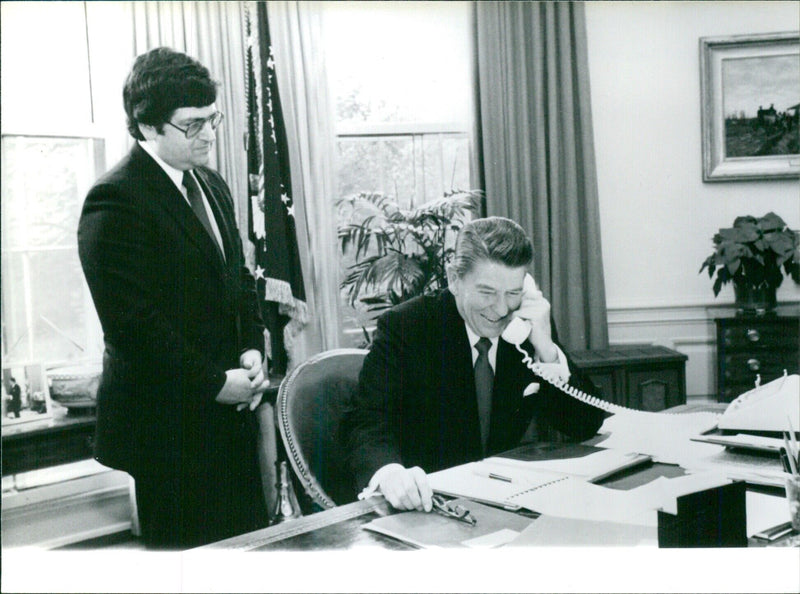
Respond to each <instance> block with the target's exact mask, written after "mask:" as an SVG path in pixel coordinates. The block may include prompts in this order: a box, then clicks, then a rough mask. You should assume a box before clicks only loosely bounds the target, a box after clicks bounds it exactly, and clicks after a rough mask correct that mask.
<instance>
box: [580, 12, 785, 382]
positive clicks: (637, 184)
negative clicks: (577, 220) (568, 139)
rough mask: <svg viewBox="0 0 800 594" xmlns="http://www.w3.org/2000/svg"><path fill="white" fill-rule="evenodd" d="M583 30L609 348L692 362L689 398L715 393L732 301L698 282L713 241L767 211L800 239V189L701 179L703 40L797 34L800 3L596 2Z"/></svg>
mask: <svg viewBox="0 0 800 594" xmlns="http://www.w3.org/2000/svg"><path fill="white" fill-rule="evenodd" d="M586 21H587V33H588V42H589V70H590V80H591V86H592V113H593V118H594V134H595V150H596V155H597V170H598V187H599V195H600V218H601V232H602V237H603V265H604V270H605V280H606V297H607V303H608V307H609V335H610V339H611V341H612V343H624V342H647V341H655V342H662V343H665V344H668V345H670V346H674V347H675V348H678V350H682V351H684V352H686V353H687V354H688V355H689V356H690V360H689V364H688V368H687V376H688V378H687V383H688V384H689V386H688V392H689V394H704V393H705V394H708V393H711V392H713V389H714V387H713V385H712V384H713V373H712V367H713V349H712V350H711V351H709V348H710V342H711V339H712V336H711V329H710V325H709V324H708V321H707V318H708V314H707V312H706V306H718V305H721V304H725V303H727V304H730V303H732V302H733V289H732V288H731V287H730V286H726V287H725V288H724V289H723V290H722V292H721V293H720V296H719V297H718V298H717V299H715V298H714V294H713V292H712V289H711V285H712V282H711V281H710V279H709V278H708V276H707V275H706V274H705V273H703V274H702V275H699V274H698V270H699V268H700V264H701V263H702V261H703V260H704V259H705V258H706V257H707V256H708V255H709V254H710V253H711V251H712V247H713V245H712V241H711V238H712V237H713V235H714V233H715V232H716V231H717V229H719V228H720V227H729V226H731V225H732V223H733V219H734V218H735V217H736V216H739V215H745V214H752V215H755V216H760V215H763V214H765V213H767V212H769V211H774V212H776V213H777V214H779V215H780V216H781V217H783V219H784V220H785V221H786V222H787V224H788V225H789V226H790V227H792V228H795V229H800V199H798V198H800V192H799V189H800V183H799V182H798V181H797V180H772V181H751V182H717V183H704V182H703V181H702V148H701V123H700V105H701V104H700V58H699V39H700V38H701V37H712V36H725V35H740V34H751V33H768V32H779V31H787V30H792V29H795V30H796V29H797V27H798V23H800V3H797V2H588V3H587V4H586ZM778 300H779V301H798V300H800V287H797V285H795V284H794V283H793V282H792V281H791V279H788V278H787V279H785V280H784V282H783V284H782V286H781V288H780V289H779V291H778Z"/></svg>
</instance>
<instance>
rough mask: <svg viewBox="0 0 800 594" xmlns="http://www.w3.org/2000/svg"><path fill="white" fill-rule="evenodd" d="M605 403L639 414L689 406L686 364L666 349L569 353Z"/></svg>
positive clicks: (683, 358) (683, 357) (624, 348)
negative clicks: (637, 411) (645, 411)
mask: <svg viewBox="0 0 800 594" xmlns="http://www.w3.org/2000/svg"><path fill="white" fill-rule="evenodd" d="M570 356H571V358H572V362H573V363H574V365H575V367H577V369H579V370H581V371H582V372H584V373H586V374H587V375H588V376H589V378H590V379H591V380H592V381H593V382H594V384H595V385H596V386H597V388H598V393H597V394H594V395H595V396H598V397H600V398H603V399H604V400H607V401H609V402H613V403H614V404H620V405H622V406H625V407H627V408H635V409H638V410H647V411H659V410H664V409H665V408H669V407H671V406H677V405H679V404H686V360H687V359H688V357H687V356H686V355H684V354H683V353H679V352H677V351H673V350H672V349H668V348H666V347H663V346H653V345H648V346H617V347H612V348H609V349H599V350H588V351H574V352H571V353H570Z"/></svg>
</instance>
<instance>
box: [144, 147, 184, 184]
mask: <svg viewBox="0 0 800 594" xmlns="http://www.w3.org/2000/svg"><path fill="white" fill-rule="evenodd" d="M137 142H138V143H139V146H140V147H142V149H143V150H144V152H146V153H147V154H148V155H150V156H151V157H153V160H154V161H155V162H156V163H158V166H159V167H161V169H163V170H164V173H166V174H167V175H168V176H169V178H170V179H171V180H172V182H173V183H174V184H175V186H176V187H177V188H178V190H179V191H180V192H181V194H183V193H184V192H185V189H184V187H183V171H181V170H179V169H175V168H174V167H173V166H172V165H168V164H167V163H166V161H164V160H163V159H162V158H161V157H159V156H158V155H157V154H156V151H155V149H154V148H153V146H152V145H151V144H150V143H149V142H147V141H146V140H139V141H137Z"/></svg>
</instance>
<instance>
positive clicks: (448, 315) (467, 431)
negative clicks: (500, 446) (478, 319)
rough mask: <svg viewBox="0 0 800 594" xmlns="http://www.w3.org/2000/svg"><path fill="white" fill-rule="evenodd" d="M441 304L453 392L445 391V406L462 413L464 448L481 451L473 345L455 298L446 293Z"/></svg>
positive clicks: (444, 340)
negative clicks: (447, 395) (443, 313)
mask: <svg viewBox="0 0 800 594" xmlns="http://www.w3.org/2000/svg"><path fill="white" fill-rule="evenodd" d="M444 299H445V301H444V304H443V307H444V310H445V316H444V320H445V322H444V327H443V329H442V331H443V334H444V336H443V341H442V342H443V347H444V350H443V353H444V356H445V357H447V358H448V359H449V360H450V364H449V365H448V368H449V374H450V377H449V378H446V379H445V381H447V382H449V383H450V384H451V386H452V389H450V390H449V391H448V394H449V397H450V398H451V402H449V403H447V406H449V407H453V409H452V410H462V411H463V413H464V414H463V418H464V419H465V423H466V425H465V426H464V427H463V428H462V430H463V431H462V436H463V444H464V445H465V446H466V447H471V448H474V447H477V450H476V451H477V452H480V451H481V439H480V421H479V419H478V401H477V398H476V396H475V372H474V370H473V366H472V346H471V345H470V344H469V337H468V336H467V329H466V326H465V325H464V320H463V319H462V317H461V315H460V314H459V313H458V308H457V307H456V302H455V297H453V294H452V293H450V292H449V291H447V292H446V295H445V297H444Z"/></svg>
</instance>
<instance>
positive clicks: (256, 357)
mask: <svg viewBox="0 0 800 594" xmlns="http://www.w3.org/2000/svg"><path fill="white" fill-rule="evenodd" d="M239 365H240V366H241V367H239V368H237V369H228V370H227V371H226V372H225V385H223V386H222V389H221V390H220V391H219V394H217V396H216V401H217V402H219V403H221V404H235V405H236V410H237V411H241V410H244V409H245V408H249V409H250V410H255V408H256V407H257V406H258V405H259V404H260V403H261V397H262V396H263V394H264V390H266V389H267V387H268V386H269V378H267V377H265V376H264V369H263V364H262V360H261V353H260V352H258V351H257V350H255V349H251V350H249V351H245V352H244V353H242V355H241V356H240V357H239Z"/></svg>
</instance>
